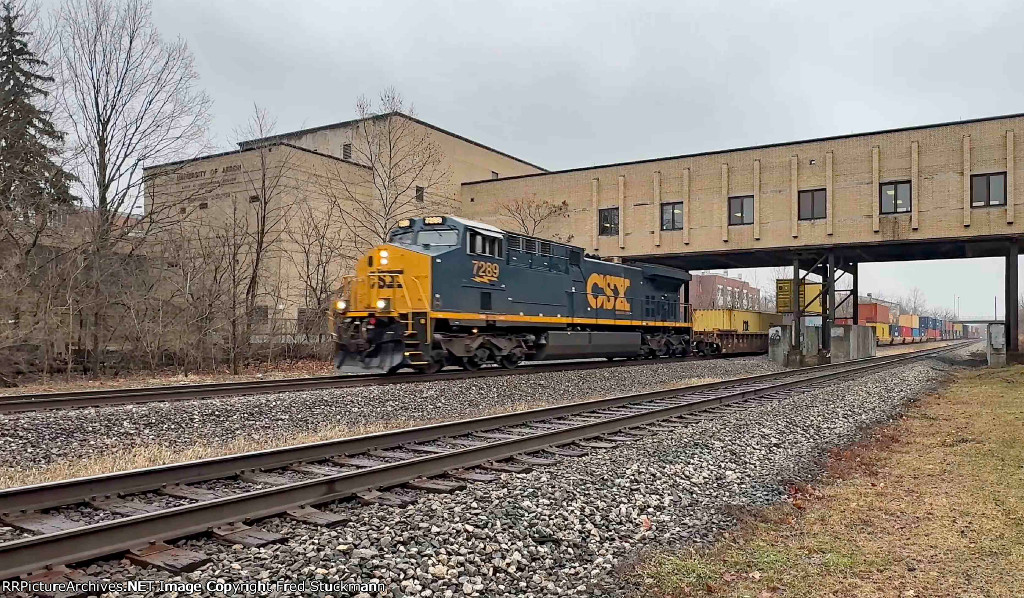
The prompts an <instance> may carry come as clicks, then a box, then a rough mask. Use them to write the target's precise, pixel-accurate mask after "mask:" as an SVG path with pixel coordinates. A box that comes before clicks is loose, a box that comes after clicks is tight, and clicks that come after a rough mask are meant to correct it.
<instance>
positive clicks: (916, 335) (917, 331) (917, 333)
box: [914, 328, 921, 338]
mask: <svg viewBox="0 0 1024 598" xmlns="http://www.w3.org/2000/svg"><path fill="white" fill-rule="evenodd" d="M914 338H921V329H920V328H914Z"/></svg>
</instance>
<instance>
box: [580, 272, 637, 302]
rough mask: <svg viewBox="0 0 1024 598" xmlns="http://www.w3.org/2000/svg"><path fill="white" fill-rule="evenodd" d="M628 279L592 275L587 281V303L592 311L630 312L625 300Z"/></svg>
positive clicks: (608, 275) (607, 275)
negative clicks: (612, 310)
mask: <svg viewBox="0 0 1024 598" xmlns="http://www.w3.org/2000/svg"><path fill="white" fill-rule="evenodd" d="M628 288H629V279H628V278H623V277H622V276H612V275H610V274H598V273H596V272H595V273H594V274H591V275H590V278H588V279H587V302H588V303H590V307H593V308H594V309H614V310H616V311H632V308H631V307H630V305H629V300H628V299H626V289H628Z"/></svg>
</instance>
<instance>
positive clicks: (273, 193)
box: [236, 104, 295, 312]
mask: <svg viewBox="0 0 1024 598" xmlns="http://www.w3.org/2000/svg"><path fill="white" fill-rule="evenodd" d="M276 127H277V120H276V119H275V118H273V117H271V116H270V115H269V114H268V112H267V111H266V110H265V109H263V108H261V107H260V106H259V105H256V104H254V105H253V113H252V115H251V116H250V118H249V121H248V122H247V123H246V124H245V125H244V126H243V127H241V128H240V129H238V130H237V131H236V135H237V136H238V137H239V138H240V140H241V141H251V140H266V139H267V138H269V137H271V136H272V135H273V134H274V131H275V129H276ZM253 151H255V152H256V159H257V163H256V167H255V168H251V169H245V170H244V173H243V178H244V181H245V185H246V192H247V193H248V202H249V207H250V208H251V211H252V214H251V218H249V219H248V222H249V224H250V226H249V228H248V230H247V231H246V234H247V235H248V236H249V237H251V242H250V243H249V253H250V255H249V260H248V261H249V271H248V276H247V280H246V283H245V308H246V311H247V312H252V310H253V309H254V308H255V306H256V302H257V299H258V298H259V294H260V292H261V291H262V290H263V289H262V288H261V282H263V278H264V270H265V268H266V260H267V256H268V254H269V253H270V252H271V251H272V250H273V249H275V248H276V246H277V244H278V241H280V240H281V237H282V235H283V234H284V231H285V230H286V228H287V226H286V221H287V219H288V216H289V214H290V213H291V211H292V208H293V206H292V203H291V202H292V201H293V197H292V194H291V193H290V191H292V190H293V189H294V185H293V181H294V173H293V170H294V168H295V165H294V150H293V149H292V148H291V147H289V146H287V145H281V144H275V143H266V142H257V143H256V144H255V145H254V146H253Z"/></svg>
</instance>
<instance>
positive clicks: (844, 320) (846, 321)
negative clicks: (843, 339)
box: [836, 318, 853, 326]
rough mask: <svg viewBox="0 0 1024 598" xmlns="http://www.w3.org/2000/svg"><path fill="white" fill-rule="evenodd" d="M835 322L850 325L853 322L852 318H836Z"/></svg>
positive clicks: (840, 324)
mask: <svg viewBox="0 0 1024 598" xmlns="http://www.w3.org/2000/svg"><path fill="white" fill-rule="evenodd" d="M836 324H838V325H839V326H850V325H852V324H853V318H836Z"/></svg>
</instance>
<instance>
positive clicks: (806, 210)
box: [798, 191, 814, 220]
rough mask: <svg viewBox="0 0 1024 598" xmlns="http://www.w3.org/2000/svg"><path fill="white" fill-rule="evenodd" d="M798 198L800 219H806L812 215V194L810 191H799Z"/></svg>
mask: <svg viewBox="0 0 1024 598" xmlns="http://www.w3.org/2000/svg"><path fill="white" fill-rule="evenodd" d="M798 200H799V202H800V208H799V211H798V215H799V217H800V219H801V220H807V219H809V218H813V217H814V194H813V193H811V192H810V191H801V192H800V194H799V196H798Z"/></svg>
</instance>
